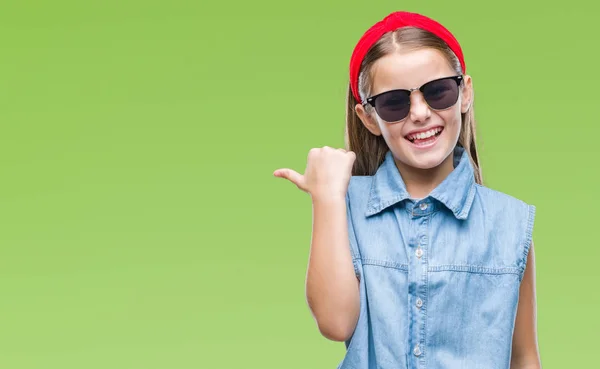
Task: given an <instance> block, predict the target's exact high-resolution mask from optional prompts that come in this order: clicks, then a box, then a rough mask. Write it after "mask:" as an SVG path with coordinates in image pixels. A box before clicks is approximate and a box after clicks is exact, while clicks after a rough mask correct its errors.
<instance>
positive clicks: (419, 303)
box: [417, 298, 423, 308]
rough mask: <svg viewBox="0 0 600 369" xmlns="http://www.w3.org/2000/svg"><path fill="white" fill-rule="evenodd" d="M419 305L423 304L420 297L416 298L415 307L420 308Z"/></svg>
mask: <svg viewBox="0 0 600 369" xmlns="http://www.w3.org/2000/svg"><path fill="white" fill-rule="evenodd" d="M421 306H423V300H421V299H420V298H418V299H417V307H418V308H420V307H421Z"/></svg>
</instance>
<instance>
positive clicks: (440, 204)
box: [338, 146, 536, 369]
mask: <svg viewBox="0 0 600 369" xmlns="http://www.w3.org/2000/svg"><path fill="white" fill-rule="evenodd" d="M453 161H454V170H453V171H452V172H451V173H450V174H449V175H448V177H446V179H445V180H444V181H443V182H442V183H441V184H440V185H438V186H437V187H436V188H435V189H434V190H433V191H432V192H431V193H430V194H429V196H427V197H426V198H423V199H412V198H410V195H409V194H408V192H407V190H406V187H405V184H404V182H403V180H402V177H401V176H400V173H399V172H398V169H397V167H396V165H395V163H394V160H393V156H392V153H391V151H388V153H387V155H386V157H385V160H384V162H383V164H382V165H381V166H380V167H379V169H378V171H377V173H376V174H375V175H373V176H353V177H352V178H351V180H350V184H349V186H348V192H347V195H346V203H347V214H348V231H349V236H350V248H351V253H352V259H353V263H354V268H355V272H356V275H357V277H358V278H359V280H360V282H359V285H360V314H359V319H358V323H357V326H356V328H355V330H354V333H353V335H352V337H351V338H350V339H348V341H346V342H345V347H346V354H345V356H344V358H343V360H342V361H341V363H340V364H339V366H338V369H375V368H377V369H388V368H389V369H401V368H408V369H459V368H460V369H464V368H466V369H508V368H509V365H510V358H511V350H512V335H513V331H514V323H515V318H516V313H517V305H518V298H519V287H520V283H521V280H522V278H523V273H524V270H525V265H526V261H527V254H528V252H529V247H530V244H531V238H532V229H533V222H534V217H535V209H536V208H535V206H533V205H528V204H526V203H524V202H522V201H521V200H518V199H516V198H513V197H511V196H509V195H506V194H503V193H501V192H498V191H495V190H492V189H489V188H487V187H484V186H482V185H479V184H477V183H476V182H475V179H474V171H473V167H472V165H471V162H470V161H469V158H468V156H467V153H466V151H465V150H464V148H462V147H460V146H457V147H456V148H455V149H454V153H453Z"/></svg>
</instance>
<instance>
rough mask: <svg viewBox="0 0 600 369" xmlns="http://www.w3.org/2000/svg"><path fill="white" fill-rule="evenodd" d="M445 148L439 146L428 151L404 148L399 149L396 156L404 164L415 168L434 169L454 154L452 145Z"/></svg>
mask: <svg viewBox="0 0 600 369" xmlns="http://www.w3.org/2000/svg"><path fill="white" fill-rule="evenodd" d="M447 146H448V147H444V148H443V149H442V148H441V147H440V148H437V150H431V151H426V152H413V150H410V148H402V149H400V150H398V151H399V152H398V154H399V155H397V156H396V158H398V159H399V160H400V161H401V162H402V164H404V165H406V166H409V167H412V168H415V169H422V170H427V169H433V168H437V167H438V166H440V165H442V164H443V163H444V162H445V161H446V159H448V157H449V156H451V155H452V153H453V150H452V148H451V146H450V145H447Z"/></svg>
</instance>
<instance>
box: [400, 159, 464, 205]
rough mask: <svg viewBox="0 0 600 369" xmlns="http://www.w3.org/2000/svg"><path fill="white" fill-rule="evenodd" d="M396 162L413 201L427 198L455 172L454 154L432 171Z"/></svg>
mask: <svg viewBox="0 0 600 369" xmlns="http://www.w3.org/2000/svg"><path fill="white" fill-rule="evenodd" d="M394 161H395V162H396V167H397V168H398V171H399V172H400V176H401V177H402V180H403V181H404V184H405V185H406V190H407V191H408V194H409V195H410V197H411V198H413V199H422V198H425V197H427V196H428V195H429V194H430V193H431V191H433V190H434V189H435V188H436V187H437V186H438V185H439V184H440V183H442V181H443V180H444V179H445V178H446V177H447V176H448V175H449V174H450V173H451V172H452V171H453V170H454V155H453V154H452V153H450V155H448V157H447V158H446V159H445V160H444V161H443V162H442V163H441V164H440V165H438V166H437V167H435V168H431V169H419V168H414V167H410V166H408V165H406V164H404V163H401V162H400V161H398V160H394Z"/></svg>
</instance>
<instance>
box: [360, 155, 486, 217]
mask: <svg viewBox="0 0 600 369" xmlns="http://www.w3.org/2000/svg"><path fill="white" fill-rule="evenodd" d="M453 164H454V170H453V171H452V172H450V174H449V175H448V176H447V177H446V178H445V179H444V180H443V181H442V183H440V184H439V185H438V186H437V187H436V188H435V189H434V190H433V191H432V192H431V193H430V194H429V196H428V197H431V198H434V199H436V200H438V201H439V202H441V203H442V204H444V205H445V206H446V207H447V208H448V209H449V210H451V211H452V213H453V214H454V216H455V217H456V218H458V219H466V218H467V216H468V215H469V210H470V209H471V205H472V203H473V198H474V197H475V191H474V190H475V177H474V171H473V166H472V164H471V161H470V160H469V156H468V154H467V152H466V151H465V149H464V148H463V147H461V146H456V147H455V149H454V152H453ZM407 199H410V195H409V194H408V191H407V190H406V185H405V184H404V181H403V180H402V176H401V175H400V172H399V171H398V168H397V167H396V163H395V162H394V157H393V156H392V152H391V151H388V152H387V153H386V155H385V159H384V161H383V163H382V164H381V166H380V167H379V169H378V170H377V172H376V173H375V175H374V176H373V182H372V184H371V192H370V195H369V201H368V203H367V211H366V216H371V215H374V214H377V213H379V212H381V211H383V210H384V209H386V208H388V207H390V206H392V205H394V204H396V203H399V202H401V201H403V200H407Z"/></svg>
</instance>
